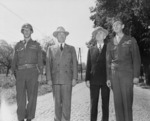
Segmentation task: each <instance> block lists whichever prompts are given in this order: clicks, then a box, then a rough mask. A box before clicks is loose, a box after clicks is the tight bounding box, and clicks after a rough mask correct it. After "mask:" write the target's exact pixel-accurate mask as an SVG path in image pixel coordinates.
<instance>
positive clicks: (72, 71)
mask: <svg viewBox="0 0 150 121" xmlns="http://www.w3.org/2000/svg"><path fill="white" fill-rule="evenodd" d="M68 34H69V32H67V31H65V29H64V28H63V27H58V28H57V30H56V31H55V32H54V33H53V36H54V37H56V38H57V40H58V45H54V46H52V47H49V48H48V50H47V59H46V75H47V80H48V83H49V84H50V85H51V84H52V88H53V97H54V104H55V117H54V120H55V121H70V113H71V95H72V86H75V85H76V81H77V77H78V76H77V75H78V72H77V71H78V69H77V66H78V64H77V56H76V51H75V48H74V47H73V46H70V45H68V44H66V43H65V40H66V36H67V35H68Z"/></svg>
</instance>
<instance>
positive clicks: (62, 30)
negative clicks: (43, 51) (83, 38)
mask: <svg viewBox="0 0 150 121" xmlns="http://www.w3.org/2000/svg"><path fill="white" fill-rule="evenodd" d="M60 32H63V33H65V35H66V36H67V35H68V34H69V32H67V31H66V30H65V29H64V27H62V26H60V27H58V28H57V30H56V31H54V32H53V36H54V37H57V35H58V33H60Z"/></svg>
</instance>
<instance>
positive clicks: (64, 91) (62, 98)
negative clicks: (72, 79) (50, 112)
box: [53, 84, 72, 121]
mask: <svg viewBox="0 0 150 121" xmlns="http://www.w3.org/2000/svg"><path fill="white" fill-rule="evenodd" d="M71 95H72V85H65V84H55V85H53V98H54V105H55V109H54V110H55V117H54V121H70V115H71Z"/></svg>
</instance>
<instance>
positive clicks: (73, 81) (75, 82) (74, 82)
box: [72, 79, 77, 87]
mask: <svg viewBox="0 0 150 121" xmlns="http://www.w3.org/2000/svg"><path fill="white" fill-rule="evenodd" d="M76 84H77V81H76V79H73V80H72V86H73V87H74V86H75V85H76Z"/></svg>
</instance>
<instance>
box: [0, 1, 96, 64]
mask: <svg viewBox="0 0 150 121" xmlns="http://www.w3.org/2000/svg"><path fill="white" fill-rule="evenodd" d="M3 5H4V6H3ZM94 5H95V0H0V39H4V40H6V41H7V42H8V43H16V42H18V41H19V40H21V39H23V36H22V34H21V32H20V29H21V26H22V25H23V24H24V23H27V22H29V23H30V24H32V25H33V29H34V33H33V35H32V38H33V39H41V38H43V37H44V36H49V35H50V36H51V37H52V38H53V36H52V33H53V32H54V31H55V30H56V29H57V27H58V26H63V27H64V28H65V29H66V30H67V31H69V33H70V34H69V36H68V37H67V40H66V43H68V44H70V45H73V46H75V47H76V48H77V47H81V50H82V60H83V61H86V55H87V47H86V46H85V42H87V41H89V40H90V38H91V33H92V31H93V22H92V21H91V20H90V18H89V17H90V16H91V13H90V10H89V7H92V6H94ZM5 7H7V8H8V9H9V10H11V11H12V12H14V14H16V15H14V14H13V13H11V12H10V11H9V10H8V9H6V8H5ZM17 15H18V16H17ZM77 54H78V51H77Z"/></svg>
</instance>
